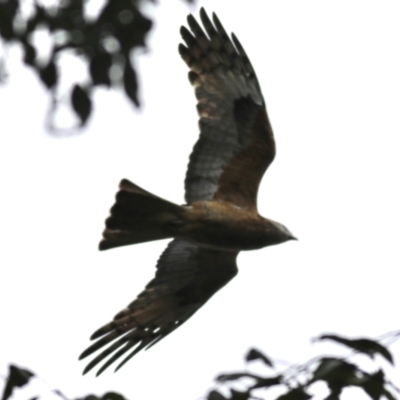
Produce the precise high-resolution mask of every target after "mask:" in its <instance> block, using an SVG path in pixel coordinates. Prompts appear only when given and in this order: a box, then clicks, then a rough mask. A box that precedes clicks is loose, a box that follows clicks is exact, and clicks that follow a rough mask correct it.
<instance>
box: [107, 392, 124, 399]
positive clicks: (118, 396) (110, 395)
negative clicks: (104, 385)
mask: <svg viewBox="0 0 400 400" xmlns="http://www.w3.org/2000/svg"><path fill="white" fill-rule="evenodd" d="M102 400H126V399H125V397H124V396H122V395H121V394H119V393H115V392H108V393H106V394H105V395H103V397H102Z"/></svg>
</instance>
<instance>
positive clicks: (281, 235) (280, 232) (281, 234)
mask: <svg viewBox="0 0 400 400" xmlns="http://www.w3.org/2000/svg"><path fill="white" fill-rule="evenodd" d="M267 222H268V227H267V229H268V232H269V234H270V238H271V241H273V243H271V244H279V243H283V242H287V241H288V240H298V239H297V238H296V237H295V236H294V235H293V234H292V232H290V231H289V229H288V228H286V226H285V225H282V224H281V223H279V222H276V221H273V220H271V219H267Z"/></svg>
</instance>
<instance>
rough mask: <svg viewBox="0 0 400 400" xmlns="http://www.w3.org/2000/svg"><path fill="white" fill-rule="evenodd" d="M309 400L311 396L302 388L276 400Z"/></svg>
mask: <svg viewBox="0 0 400 400" xmlns="http://www.w3.org/2000/svg"><path fill="white" fill-rule="evenodd" d="M311 398H312V396H310V395H309V394H308V393H306V392H305V391H304V389H303V388H296V389H292V390H290V391H289V392H287V393H285V394H283V395H282V396H279V397H278V398H277V399H276V400H308V399H311Z"/></svg>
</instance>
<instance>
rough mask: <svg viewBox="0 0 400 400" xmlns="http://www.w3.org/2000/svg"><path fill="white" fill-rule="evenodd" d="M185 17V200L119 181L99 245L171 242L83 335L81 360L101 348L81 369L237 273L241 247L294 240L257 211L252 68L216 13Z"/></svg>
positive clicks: (269, 149)
mask: <svg viewBox="0 0 400 400" xmlns="http://www.w3.org/2000/svg"><path fill="white" fill-rule="evenodd" d="M200 19H201V22H202V25H203V27H201V26H200V25H199V23H198V22H197V21H196V19H195V18H194V17H193V16H192V15H189V16H188V19H187V22H188V25H189V28H190V31H189V30H188V29H187V28H185V27H182V28H181V35H182V38H183V40H184V42H185V45H183V44H180V45H179V53H180V55H181V56H182V58H183V60H184V61H185V63H186V64H187V65H188V67H189V69H190V71H189V81H190V83H191V84H192V85H193V87H194V88H195V93H196V98H197V110H198V114H199V117H200V120H199V126H200V138H199V139H198V141H197V143H196V144H195V146H194V149H193V151H192V154H191V155H190V161H189V166H188V170H187V173H186V179H185V200H186V204H185V205H183V206H179V205H176V204H173V203H170V202H168V201H166V200H163V199H161V198H160V197H157V196H155V195H153V194H151V193H149V192H147V191H145V190H143V189H141V188H140V187H138V186H136V185H135V184H133V183H131V182H130V181H128V180H126V179H123V180H122V181H121V183H120V185H119V191H118V193H117V195H116V202H115V204H114V205H113V207H112V208H111V216H110V217H109V218H108V219H107V220H106V229H105V230H104V232H103V240H102V241H101V242H100V250H107V249H111V248H114V247H119V246H125V245H130V244H136V243H142V242H148V241H152V240H158V239H166V238H173V240H172V241H171V242H170V243H169V244H168V246H167V248H166V249H165V251H164V252H163V253H162V254H161V256H160V258H159V260H158V263H157V272H156V276H155V278H154V279H152V280H151V281H150V282H149V283H148V285H147V286H146V288H145V289H144V291H143V292H142V293H140V294H139V296H138V297H137V298H136V300H134V301H133V302H132V303H131V304H129V305H128V307H126V308H125V309H123V310H122V311H121V312H119V313H118V314H117V315H116V316H115V318H114V319H113V321H111V322H110V323H108V324H106V325H104V326H103V327H102V328H100V329H98V330H97V331H96V332H94V333H93V335H92V336H91V339H92V340H96V341H95V342H94V343H93V344H92V345H91V346H90V347H89V348H87V349H86V350H85V351H84V352H83V353H82V354H81V356H80V359H82V358H85V357H87V356H89V355H91V354H92V353H94V352H96V351H97V350H99V349H102V351H101V352H100V354H98V355H97V356H96V357H95V358H94V359H93V360H92V361H91V362H90V363H89V364H88V365H87V367H86V368H85V370H84V373H86V372H88V371H89V370H91V369H92V368H93V367H95V366H97V365H98V364H100V363H101V362H103V361H104V364H103V365H102V366H101V367H100V369H99V370H98V372H97V374H98V375H99V374H100V373H102V372H103V371H104V370H105V369H106V368H107V367H108V366H110V364H112V363H114V362H115V361H117V360H119V361H120V363H119V364H118V366H117V369H119V368H120V367H121V366H122V365H124V364H125V363H126V362H127V361H128V360H129V359H130V358H131V357H133V356H134V355H135V354H136V353H138V352H139V351H140V350H142V349H143V348H149V347H150V346H153V345H154V344H155V343H157V342H158V341H160V340H161V339H163V338H164V337H165V336H167V335H168V334H170V333H171V332H172V331H174V330H175V329H176V328H178V327H179V326H181V325H182V324H183V323H184V322H185V321H187V320H188V319H189V318H190V317H191V316H192V315H193V314H194V313H195V312H196V311H197V310H198V309H199V308H200V307H202V306H203V305H204V304H205V303H206V302H207V301H208V300H209V299H210V298H211V297H212V296H213V295H214V294H215V293H216V292H217V291H218V290H219V289H221V288H222V287H223V286H224V285H226V284H227V283H228V282H229V281H230V280H231V279H232V278H233V277H234V276H235V275H236V274H237V272H238V269H237V266H236V257H237V255H238V253H239V252H240V251H241V250H253V249H260V248H262V247H265V246H270V245H274V244H279V243H283V242H286V241H288V240H291V239H295V238H294V236H293V235H292V234H291V233H290V232H289V230H288V229H287V228H286V227H285V226H283V225H282V224H280V223H278V222H275V221H273V220H270V219H267V218H263V217H261V216H260V215H259V214H258V211H257V191H258V186H259V184H260V181H261V178H262V176H263V174H264V172H265V170H266V169H267V168H268V166H269V165H270V164H271V162H272V160H273V159H274V157H275V142H274V137H273V132H272V128H271V125H270V122H269V119H268V116H267V111H266V108H265V102H264V98H263V95H262V93H261V89H260V85H259V83H258V80H257V77H256V74H255V72H254V69H253V67H252V65H251V63H250V60H249V58H248V57H247V55H246V53H245V51H244V49H243V47H242V45H241V44H240V42H239V41H238V39H237V38H236V36H235V35H234V34H232V36H231V38H230V37H229V36H228V35H227V33H226V32H225V29H224V28H223V26H222V25H221V22H220V21H219V19H218V18H217V16H216V15H215V14H213V18H212V21H211V20H210V18H209V17H208V15H207V14H206V12H205V11H204V9H201V11H200Z"/></svg>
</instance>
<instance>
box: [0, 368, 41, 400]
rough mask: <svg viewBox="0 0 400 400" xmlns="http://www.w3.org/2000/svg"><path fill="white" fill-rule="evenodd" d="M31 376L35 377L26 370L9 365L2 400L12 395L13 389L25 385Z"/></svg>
mask: <svg viewBox="0 0 400 400" xmlns="http://www.w3.org/2000/svg"><path fill="white" fill-rule="evenodd" d="M33 376H35V375H34V374H33V373H32V372H30V371H28V370H27V369H22V368H19V367H16V366H15V365H10V367H9V372H8V376H7V382H6V386H5V387H4V392H3V396H2V400H7V399H8V398H9V397H10V396H11V395H12V393H13V390H14V388H17V387H22V386H24V385H26V384H27V383H28V382H29V379H30V378H32V377H33Z"/></svg>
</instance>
